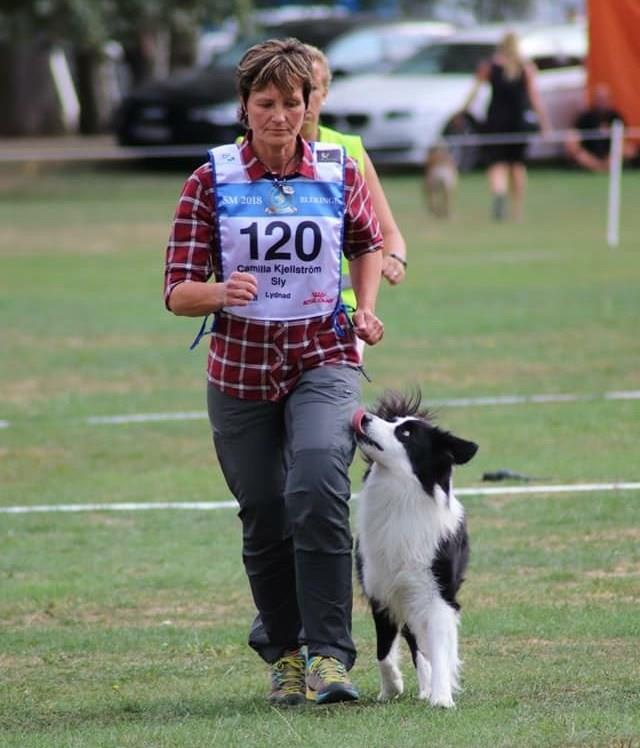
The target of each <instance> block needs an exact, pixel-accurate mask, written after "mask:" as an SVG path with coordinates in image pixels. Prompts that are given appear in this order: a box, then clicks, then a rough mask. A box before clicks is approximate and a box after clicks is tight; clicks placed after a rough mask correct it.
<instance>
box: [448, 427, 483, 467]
mask: <svg viewBox="0 0 640 748" xmlns="http://www.w3.org/2000/svg"><path fill="white" fill-rule="evenodd" d="M446 448H447V451H448V452H449V453H450V454H451V456H452V457H453V462H454V464H455V465H464V464H465V463H466V462H469V460H471V459H472V458H473V456H474V455H475V453H476V452H477V451H478V445H477V444H476V443H475V442H470V441H467V440H466V439H460V437H458V436H454V435H453V434H447V435H446Z"/></svg>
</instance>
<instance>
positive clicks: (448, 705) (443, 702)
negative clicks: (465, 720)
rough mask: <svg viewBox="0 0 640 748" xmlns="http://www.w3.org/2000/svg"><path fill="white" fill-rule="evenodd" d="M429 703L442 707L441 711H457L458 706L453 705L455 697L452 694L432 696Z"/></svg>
mask: <svg viewBox="0 0 640 748" xmlns="http://www.w3.org/2000/svg"><path fill="white" fill-rule="evenodd" d="M429 702H430V704H431V706H436V707H440V708H441V709H455V706H456V705H455V704H454V703H453V697H452V696H451V694H446V693H441V694H435V693H434V694H431V696H430V698H429Z"/></svg>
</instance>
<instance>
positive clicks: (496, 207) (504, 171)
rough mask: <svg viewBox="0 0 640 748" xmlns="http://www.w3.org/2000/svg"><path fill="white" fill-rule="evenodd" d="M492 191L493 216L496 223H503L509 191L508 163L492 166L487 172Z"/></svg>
mask: <svg viewBox="0 0 640 748" xmlns="http://www.w3.org/2000/svg"><path fill="white" fill-rule="evenodd" d="M487 176H488V178H489V189H490V190H491V196H492V205H491V214H492V216H493V218H494V220H496V221H503V220H504V219H505V215H506V200H507V192H508V189H509V170H508V166H507V164H506V163H503V162H501V161H500V162H498V163H495V164H491V166H490V167H489V170H488V172H487Z"/></svg>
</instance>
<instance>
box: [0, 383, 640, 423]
mask: <svg viewBox="0 0 640 748" xmlns="http://www.w3.org/2000/svg"><path fill="white" fill-rule="evenodd" d="M592 400H640V390H614V391H612V392H605V393H603V394H601V395H578V394H570V393H569V394H548V395H496V396H487V397H458V398H451V399H443V400H427V401H426V402H425V404H426V405H427V407H429V406H431V407H435V408H437V407H447V408H465V407H474V406H486V405H527V404H540V403H575V402H586V401H592ZM206 418H207V413H206V412H205V411H204V410H202V411H199V410H198V411H194V410H192V411H176V412H175V413H130V414H123V415H116V416H87V418H86V419H85V423H87V424H89V425H91V426H104V425H109V426H113V425H122V424H127V423H154V422H160V421H201V420H205V419H206ZM9 425H10V422H9V421H3V420H0V428H5V429H6V428H8V427H9Z"/></svg>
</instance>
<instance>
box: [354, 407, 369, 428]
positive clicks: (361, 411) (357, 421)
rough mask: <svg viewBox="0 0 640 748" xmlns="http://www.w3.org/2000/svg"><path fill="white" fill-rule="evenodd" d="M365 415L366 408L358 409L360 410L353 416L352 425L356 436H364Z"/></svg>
mask: <svg viewBox="0 0 640 748" xmlns="http://www.w3.org/2000/svg"><path fill="white" fill-rule="evenodd" d="M365 413H366V411H365V409H364V408H358V410H356V412H355V413H354V414H353V418H352V419H351V425H352V426H353V430H354V431H355V432H356V434H362V419H363V418H364V416H365Z"/></svg>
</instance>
